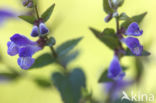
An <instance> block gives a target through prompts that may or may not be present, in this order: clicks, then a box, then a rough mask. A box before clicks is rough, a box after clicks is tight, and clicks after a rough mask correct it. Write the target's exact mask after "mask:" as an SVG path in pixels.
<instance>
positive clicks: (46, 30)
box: [39, 23, 49, 34]
mask: <svg viewBox="0 0 156 103" xmlns="http://www.w3.org/2000/svg"><path fill="white" fill-rule="evenodd" d="M39 30H40V33H41V34H47V33H48V32H49V30H48V28H47V27H46V25H45V24H44V23H40V25H39Z"/></svg>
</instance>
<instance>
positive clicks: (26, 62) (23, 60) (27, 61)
mask: <svg viewBox="0 0 156 103" xmlns="http://www.w3.org/2000/svg"><path fill="white" fill-rule="evenodd" d="M17 62H18V65H19V66H20V67H21V68H22V69H25V70H27V69H29V68H30V67H31V66H32V64H33V63H34V62H35V59H33V58H31V57H19V58H18V61H17Z"/></svg>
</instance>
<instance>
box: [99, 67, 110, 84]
mask: <svg viewBox="0 0 156 103" xmlns="http://www.w3.org/2000/svg"><path fill="white" fill-rule="evenodd" d="M107 74H108V70H106V71H104V72H103V73H102V75H101V76H100V79H99V81H98V82H99V83H103V82H112V81H113V79H110V78H108V77H107Z"/></svg>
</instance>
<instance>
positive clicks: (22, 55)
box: [7, 34, 42, 69]
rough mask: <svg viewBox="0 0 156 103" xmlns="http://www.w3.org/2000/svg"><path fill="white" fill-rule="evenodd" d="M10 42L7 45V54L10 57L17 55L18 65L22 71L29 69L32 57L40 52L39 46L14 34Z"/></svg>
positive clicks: (32, 61) (32, 60)
mask: <svg viewBox="0 0 156 103" xmlns="http://www.w3.org/2000/svg"><path fill="white" fill-rule="evenodd" d="M10 40H11V41H9V42H8V43H7V46H8V54H9V55H10V56H14V55H16V54H18V55H19V58H18V65H19V66H20V67H21V68H22V69H29V68H30V67H31V66H32V64H33V63H34V61H35V60H34V59H33V58H32V55H33V54H34V53H36V52H37V51H39V50H41V49H42V47H40V46H39V44H38V42H33V41H31V40H29V39H28V38H27V37H25V36H23V35H20V34H14V35H13V36H12V37H11V38H10Z"/></svg>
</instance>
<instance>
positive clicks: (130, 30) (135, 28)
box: [125, 22, 143, 36]
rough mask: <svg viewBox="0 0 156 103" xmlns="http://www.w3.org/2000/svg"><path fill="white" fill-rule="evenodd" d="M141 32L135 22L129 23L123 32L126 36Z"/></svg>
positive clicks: (140, 33)
mask: <svg viewBox="0 0 156 103" xmlns="http://www.w3.org/2000/svg"><path fill="white" fill-rule="evenodd" d="M142 34H143V30H140V28H139V26H138V24H137V23H136V22H133V23H131V24H130V25H129V27H128V29H127V30H126V33H125V35H128V36H140V35H142Z"/></svg>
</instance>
